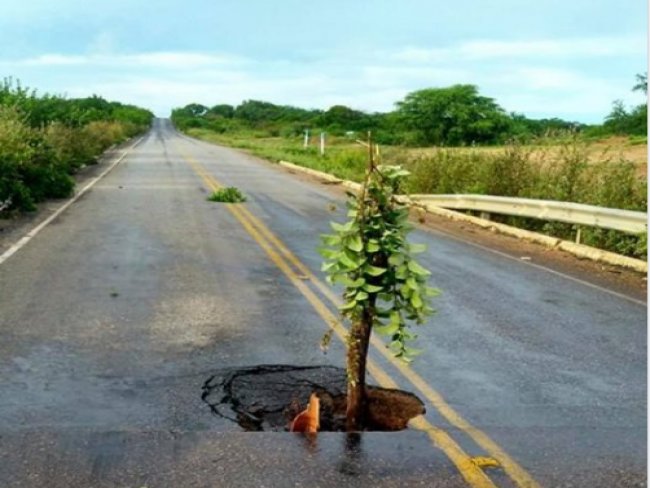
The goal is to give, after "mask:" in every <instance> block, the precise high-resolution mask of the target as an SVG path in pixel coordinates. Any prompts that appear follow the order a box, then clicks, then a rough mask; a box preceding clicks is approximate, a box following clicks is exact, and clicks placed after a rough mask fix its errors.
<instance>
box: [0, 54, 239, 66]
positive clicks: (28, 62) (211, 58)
mask: <svg viewBox="0 0 650 488" xmlns="http://www.w3.org/2000/svg"><path fill="white" fill-rule="evenodd" d="M245 62H246V60H245V59H244V58H241V57H237V56H231V55H225V54H203V53H197V52H183V51H161V52H150V53H141V54H123V55H118V54H88V55H62V54H43V55H41V56H36V57H32V58H26V59H22V60H16V61H1V60H0V64H4V65H8V64H12V65H17V66H21V65H24V66H42V67H48V66H73V65H85V66H88V67H114V68H120V67H125V66H126V67H149V68H161V69H190V68H198V67H206V66H224V65H234V64H242V63H245Z"/></svg>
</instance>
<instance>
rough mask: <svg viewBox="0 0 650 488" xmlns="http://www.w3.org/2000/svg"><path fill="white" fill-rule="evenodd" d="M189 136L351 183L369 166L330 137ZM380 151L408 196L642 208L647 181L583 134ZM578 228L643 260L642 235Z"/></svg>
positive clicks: (590, 239) (561, 228)
mask: <svg viewBox="0 0 650 488" xmlns="http://www.w3.org/2000/svg"><path fill="white" fill-rule="evenodd" d="M188 134H189V135H190V136H193V137H197V138H199V139H204V140H206V141H209V142H215V143H218V144H222V145H227V146H231V147H236V148H239V149H243V150H245V151H247V152H249V153H251V154H254V155H257V156H259V157H261V158H264V159H268V160H271V161H275V162H277V161H281V160H286V161H289V162H292V163H295V164H298V165H300V166H305V167H307V168H312V169H315V170H319V171H323V172H326V173H330V174H332V175H334V176H337V177H339V178H342V179H346V180H351V181H357V182H359V181H361V180H362V178H363V175H364V171H365V167H366V161H367V152H366V149H365V148H364V147H363V146H361V145H358V144H355V143H354V141H350V140H348V139H346V138H330V139H329V143H328V146H327V148H326V153H325V155H323V156H321V155H320V154H319V151H318V148H317V147H315V146H310V147H307V148H304V147H303V146H302V139H301V138H280V137H268V136H267V135H265V134H261V133H258V132H253V131H242V132H237V133H226V134H217V133H215V132H213V131H210V130H207V129H190V130H189V131H188ZM639 144H641V142H639ZM381 152H382V160H383V161H384V162H387V163H390V164H401V165H402V166H404V167H405V168H406V169H408V170H409V171H411V176H410V178H408V180H407V182H406V188H405V189H406V191H407V192H408V193H430V194H436V193H438V194H440V193H458V194H463V193H475V194H484V195H496V196H498V195H500V196H511V197H524V198H537V199H544V200H556V201H566V202H577V203H585V204H590V205H598V206H602V207H610V208H619V209H627V210H637V211H647V178H646V176H645V175H640V174H639V165H638V164H636V163H634V162H632V161H628V160H627V159H624V158H623V157H621V156H618V157H615V158H614V157H612V156H607V155H605V156H601V155H600V154H602V152H599V151H598V147H597V146H596V145H594V143H590V142H589V141H586V140H585V139H584V138H582V139H580V138H574V139H566V140H563V141H555V142H554V143H550V142H549V143H548V144H536V145H519V144H512V145H508V146H502V147H489V148H462V149H459V148H437V149H430V148H429V149H420V150H412V149H411V150H408V149H402V148H397V147H384V148H382V151H381ZM605 158H607V159H605ZM493 218H494V220H496V221H501V222H504V223H507V224H510V225H515V226H517V227H521V228H525V229H529V230H533V231H537V232H542V233H546V234H549V235H553V236H556V237H560V238H563V239H575V236H576V233H577V230H578V228H577V226H574V225H570V224H563V223H557V222H546V221H543V220H537V219H524V218H519V217H508V216H493ZM581 233H582V239H583V242H584V243H585V244H588V245H591V246H594V247H598V248H601V249H606V250H609V251H613V252H618V253H621V254H625V255H628V256H633V257H637V258H640V259H646V253H647V237H646V236H630V235H626V234H623V233H621V232H618V231H612V230H603V229H592V228H582V229H581Z"/></svg>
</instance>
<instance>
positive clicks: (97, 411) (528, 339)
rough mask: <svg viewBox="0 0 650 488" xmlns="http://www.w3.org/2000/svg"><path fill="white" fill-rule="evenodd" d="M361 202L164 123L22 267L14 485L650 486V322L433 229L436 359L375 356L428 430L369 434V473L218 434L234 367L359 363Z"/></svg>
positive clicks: (430, 331)
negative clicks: (338, 270)
mask: <svg viewBox="0 0 650 488" xmlns="http://www.w3.org/2000/svg"><path fill="white" fill-rule="evenodd" d="M219 184H222V185H226V186H237V187H238V188H239V189H240V190H242V191H243V192H244V193H245V194H246V196H247V197H248V201H247V203H246V204H244V205H241V206H238V207H234V208H233V207H228V206H226V205H223V204H218V203H211V202H208V201H207V200H206V198H207V196H208V193H209V191H211V188H212V187H214V186H216V185H219ZM342 203H343V202H342V200H341V198H340V197H339V196H338V193H337V192H335V191H333V190H332V189H330V188H328V187H327V186H324V185H319V184H315V183H311V182H309V181H306V180H304V179H299V178H296V177H295V176H293V175H291V174H289V173H288V172H286V171H285V170H282V169H281V168H278V167H276V166H273V165H270V164H267V163H264V162H260V161H258V160H256V159H255V158H253V157H250V156H247V155H245V154H242V153H240V152H237V151H235V150H232V149H228V148H223V147H218V146H214V145H210V144H207V143H204V142H199V141H196V140H192V139H189V138H187V137H185V136H182V135H180V134H178V133H177V132H176V131H175V130H174V129H173V127H172V126H171V124H170V122H169V121H168V120H164V119H157V120H156V121H155V123H154V127H153V129H152V130H151V131H150V132H149V133H148V134H147V135H146V136H145V138H144V140H143V141H142V142H141V143H140V144H139V145H137V146H136V147H135V148H133V149H131V150H130V151H129V152H128V154H127V155H126V156H125V158H124V159H123V160H122V161H121V162H120V163H119V164H118V165H117V166H116V167H115V168H114V169H113V170H112V171H111V172H110V173H108V174H107V175H106V176H105V177H104V178H103V179H101V180H100V181H98V182H97V183H96V184H95V185H94V186H93V187H92V189H90V190H89V191H88V192H87V193H86V194H85V195H84V196H83V197H82V198H80V199H79V200H78V201H77V202H75V203H74V204H73V205H71V206H70V208H68V209H67V210H66V211H65V212H64V213H62V214H61V215H60V216H59V217H57V218H56V219H55V220H54V221H53V222H52V223H51V224H49V225H48V226H46V227H45V228H44V229H43V230H42V231H40V233H38V234H37V235H36V236H35V237H34V238H33V239H32V240H31V241H29V242H28V243H27V244H26V245H24V246H23V247H22V248H21V249H20V250H18V251H17V252H16V253H15V254H14V255H12V256H11V257H10V258H9V259H7V260H6V261H5V262H3V263H2V264H0V486H3V487H4V486H28V487H29V486H66V487H67V486H148V487H157V486H179V487H180V486H229V487H230V486H273V487H275V486H346V485H349V486H351V485H352V484H354V486H504V487H511V486H547V487H557V486H572V487H600V486H602V487H617V486H621V487H623V486H645V483H646V474H645V473H646V418H647V417H646V415H647V414H646V398H647V393H646V392H647V378H646V358H647V351H646V344H647V324H646V306H645V305H644V304H643V303H641V302H640V301H638V300H636V299H633V298H626V297H625V296H623V295H620V294H618V293H612V292H609V291H608V290H606V289H604V288H599V287H594V286H588V285H586V284H584V283H581V282H579V281H576V280H575V279H571V278H569V277H565V276H563V275H561V274H558V273H551V272H548V271H546V270H544V269H542V268H539V267H534V266H530V265H529V264H528V263H526V262H522V261H518V260H515V259H510V258H508V257H507V256H505V255H502V254H498V253H493V252H490V251H489V250H487V249H482V248H480V247H477V246H473V245H471V244H469V243H465V242H462V241H460V240H457V239H454V238H451V237H448V236H445V235H442V234H439V233H436V232H435V231H424V230H418V231H416V232H414V233H413V238H414V240H416V241H418V242H423V243H426V244H428V251H427V253H425V254H424V255H422V258H421V260H422V262H423V264H424V265H425V266H426V267H427V268H428V269H430V270H432V272H433V276H432V280H431V281H432V284H433V285H435V286H437V287H439V288H441V289H442V291H443V294H442V295H441V297H439V298H438V299H436V301H435V306H436V308H437V309H438V314H437V315H436V316H435V317H433V318H432V319H431V320H430V323H428V324H427V325H426V326H423V327H421V328H418V330H417V332H418V334H419V341H418V343H417V347H419V348H421V349H423V350H424V353H423V354H422V355H421V356H419V357H418V358H417V360H416V361H415V363H414V364H413V365H412V367H411V368H403V367H401V368H400V367H398V366H396V364H397V363H394V362H392V361H391V360H389V359H387V356H386V355H385V354H382V353H381V351H382V348H381V347H374V348H373V350H372V351H371V359H372V361H373V364H374V369H373V372H374V373H376V374H374V381H377V382H380V383H383V384H385V385H390V384H395V385H398V386H399V387H400V388H404V389H407V390H410V391H413V392H415V393H416V394H418V395H419V396H420V397H422V398H423V399H424V400H425V401H426V404H427V415H426V420H421V421H420V422H419V423H417V424H416V425H415V426H414V427H416V428H414V429H413V430H412V431H411V430H410V431H409V432H405V433H400V434H380V433H371V434H365V435H364V438H363V439H364V441H363V449H362V452H361V453H360V454H359V453H357V455H356V456H355V457H354V463H353V464H354V469H352V468H350V467H349V465H348V463H349V462H351V461H350V459H349V456H350V453H349V452H347V451H344V450H342V449H343V448H342V447H341V446H343V445H344V443H343V442H341V439H342V437H341V435H339V434H329V435H321V436H320V437H319V445H318V448H316V449H315V450H312V451H308V450H306V447H305V444H304V443H303V442H302V441H303V439H301V438H298V437H296V436H293V435H289V434H271V433H264V434H257V433H256V434H251V433H241V432H240V430H241V429H240V428H239V427H238V426H237V425H236V424H235V423H232V422H230V421H227V420H224V419H219V418H217V417H215V416H213V415H212V414H211V413H210V412H209V410H208V408H207V407H206V405H205V404H204V403H203V402H202V401H201V386H202V384H203V382H204V381H205V380H206V379H207V378H208V377H209V376H210V375H211V374H212V373H213V372H214V371H215V370H218V369H219V368H225V367H232V366H248V365H254V364H274V363H283V364H305V365H309V364H334V365H339V366H342V365H343V361H344V354H343V346H342V342H341V341H339V340H337V339H335V340H334V341H333V343H332V346H331V348H330V351H329V352H328V354H327V355H323V353H322V352H321V351H320V349H319V347H318V345H319V341H320V338H321V336H322V335H323V333H324V332H325V331H326V330H327V329H328V324H327V323H326V320H328V317H330V316H335V315H336V309H335V304H334V303H333V301H334V300H335V299H336V295H337V292H336V291H335V292H332V291H330V290H329V289H327V288H326V287H324V286H323V284H322V282H323V275H322V273H320V271H319V269H320V262H321V258H320V257H319V255H318V254H317V252H316V248H317V246H318V245H319V244H320V242H319V235H320V234H321V233H324V232H327V231H328V222H329V221H331V220H333V219H337V218H338V219H340V218H342V217H341V216H342V213H343V205H342ZM331 204H335V205H336V206H337V208H338V210H337V211H335V212H334V213H332V212H331V210H329V209H328V207H330V206H331ZM376 345H378V343H376ZM432 439H433V441H432ZM477 456H481V457H487V458H495V459H497V460H498V461H499V464H500V467H497V468H480V467H478V465H479V464H481V463H480V462H479V460H478V459H477V458H476V457H477ZM351 476H352V477H353V478H351Z"/></svg>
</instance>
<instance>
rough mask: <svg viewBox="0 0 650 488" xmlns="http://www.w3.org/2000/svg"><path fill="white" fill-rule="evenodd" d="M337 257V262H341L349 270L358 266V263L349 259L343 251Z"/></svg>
mask: <svg viewBox="0 0 650 488" xmlns="http://www.w3.org/2000/svg"><path fill="white" fill-rule="evenodd" d="M338 259H339V263H341V264H342V265H343V266H344V267H345V268H347V269H349V270H354V269H357V268H358V267H359V266H360V264H359V263H357V262H355V261H353V260H352V259H350V257H349V256H348V255H347V254H345V253H342V254H341V255H340V256H339V258H338Z"/></svg>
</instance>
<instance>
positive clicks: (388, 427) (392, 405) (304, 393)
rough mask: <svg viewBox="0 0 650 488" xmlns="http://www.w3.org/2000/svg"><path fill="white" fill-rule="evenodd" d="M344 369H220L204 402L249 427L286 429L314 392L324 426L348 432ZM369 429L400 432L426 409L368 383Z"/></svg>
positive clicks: (207, 385)
mask: <svg viewBox="0 0 650 488" xmlns="http://www.w3.org/2000/svg"><path fill="white" fill-rule="evenodd" d="M345 391H346V375H345V370H344V369H342V368H337V367H334V366H292V365H261V366H251V367H247V368H238V369H230V370H225V371H221V372H219V373H217V374H215V375H214V376H212V377H210V378H209V379H208V380H207V381H206V382H205V384H204V386H203V395H202V398H203V401H205V402H206V403H207V404H208V405H209V406H210V408H211V409H212V411H213V412H214V413H215V414H216V415H219V416H221V417H224V418H227V419H230V420H232V421H233V422H236V423H237V424H239V426H240V427H242V428H243V429H244V430H247V431H275V432H282V431H288V430H289V425H290V423H291V420H292V419H293V418H294V417H295V416H296V415H297V414H298V413H300V412H301V411H302V410H304V409H305V408H306V406H307V403H308V401H309V396H310V395H311V394H312V393H316V394H317V395H318V397H319V399H320V407H321V409H320V430H321V431H328V432H343V431H345V408H346V394H345ZM366 391H367V394H368V412H367V416H366V417H367V419H366V424H365V425H364V428H363V430H365V431H397V430H403V429H405V428H406V427H407V423H408V421H409V420H410V419H412V418H413V417H416V416H418V415H422V414H424V413H425V408H424V403H423V402H422V401H421V400H420V399H419V398H418V397H417V396H415V395H414V394H412V393H409V392H405V391H401V390H394V389H388V388H381V387H378V386H372V385H368V386H367V390H366Z"/></svg>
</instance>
